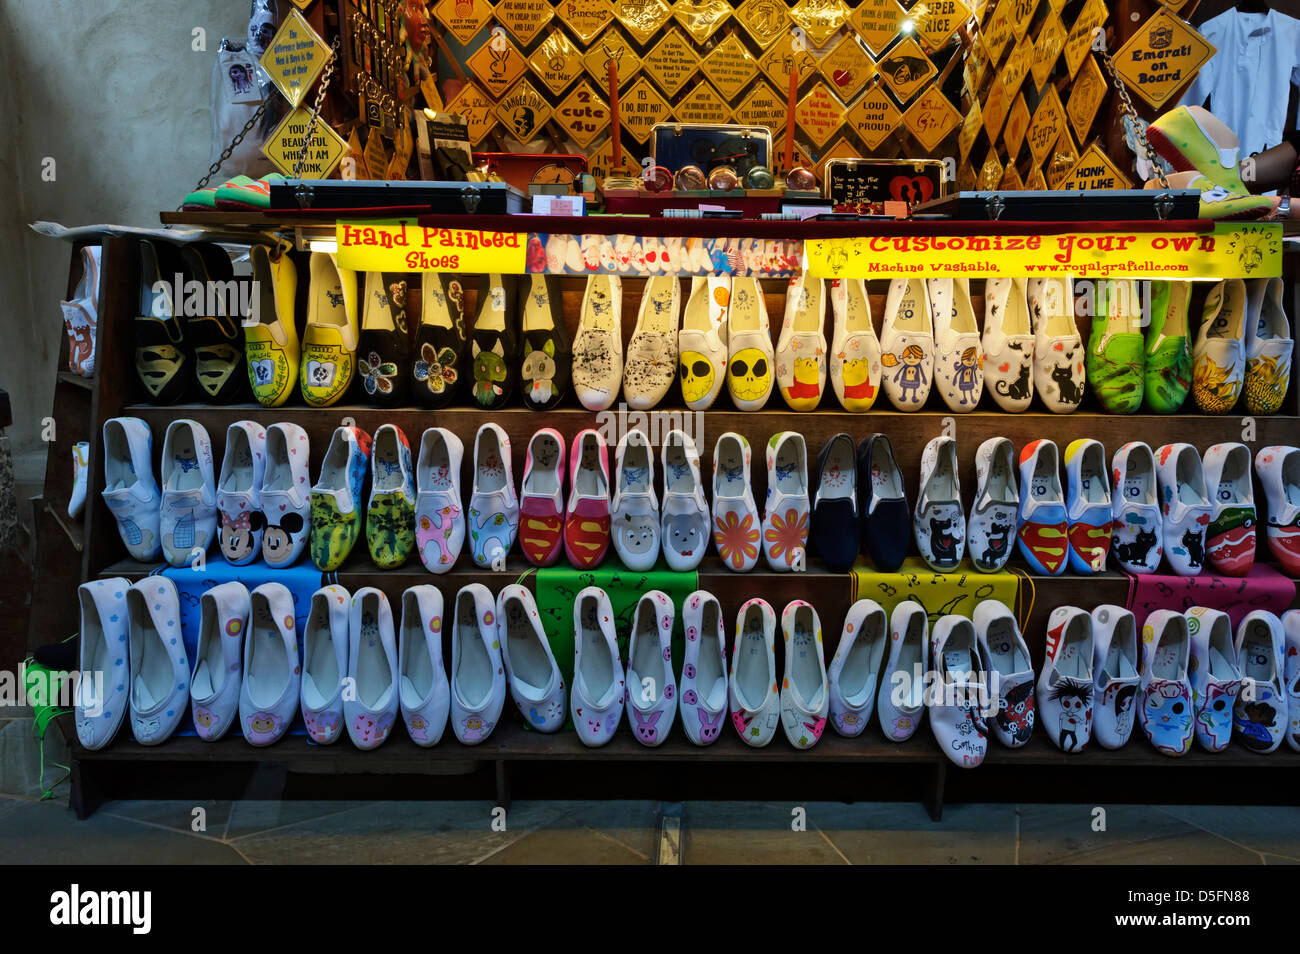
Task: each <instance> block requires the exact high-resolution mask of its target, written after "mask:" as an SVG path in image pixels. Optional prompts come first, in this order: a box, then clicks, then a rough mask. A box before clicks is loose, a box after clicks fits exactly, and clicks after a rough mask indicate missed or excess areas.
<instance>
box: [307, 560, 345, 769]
mask: <svg viewBox="0 0 1300 954" xmlns="http://www.w3.org/2000/svg"><path fill="white" fill-rule="evenodd" d="M351 609H352V594H351V593H349V592H348V591H347V590H345V589H344V588H343V587H341V586H339V585H338V584H337V583H331V584H330V585H328V586H322V587H321V588H320V589H319V590H317V591H316V592H315V593H313V594H312V595H311V609H310V610H308V612H307V625H306V626H305V627H303V634H302V683H301V685H300V687H299V706H300V708H301V709H302V719H303V722H304V723H306V725H307V734H308V735H309V736H311V740H312V741H313V742H317V743H319V744H321V745H331V744H333V743H334V742H336V741H338V737H339V736H340V735H342V734H343V685H344V680H345V679H347V676H348V614H349V612H350V611H351Z"/></svg>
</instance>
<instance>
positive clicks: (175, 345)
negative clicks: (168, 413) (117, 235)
mask: <svg viewBox="0 0 1300 954" xmlns="http://www.w3.org/2000/svg"><path fill="white" fill-rule="evenodd" d="M179 274H181V268H180V256H179V255H177V253H176V248H175V247H174V246H173V245H171V244H170V243H168V242H155V241H149V240H147V239H146V240H142V241H141V242H140V305H139V310H138V311H137V312H136V316H135V322H134V325H135V373H136V376H137V377H139V379H140V383H141V384H142V385H144V389H145V391H146V393H147V394H148V395H149V400H150V401H152V402H153V403H154V404H175V403H176V402H177V401H179V400H180V399H181V398H182V397H184V396H185V393H186V392H187V391H188V390H189V382H190V367H191V366H192V363H193V359H192V357H191V356H190V354H189V350H188V348H187V346H186V342H185V329H184V327H183V326H182V324H181V319H180V318H179V317H177V315H176V311H177V308H178V307H179V305H180V303H179V302H177V301H175V300H174V298H175V295H174V293H173V289H174V288H175V282H176V276H177V275H179Z"/></svg>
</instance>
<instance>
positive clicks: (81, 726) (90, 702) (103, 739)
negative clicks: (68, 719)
mask: <svg viewBox="0 0 1300 954" xmlns="http://www.w3.org/2000/svg"><path fill="white" fill-rule="evenodd" d="M130 588H131V583H130V581H129V580H125V579H123V578H122V577H116V576H115V577H111V578H107V579H102V580H91V581H90V582H89V583H82V584H81V586H79V587H77V602H78V604H79V606H80V609H81V628H80V632H81V643H80V646H79V649H78V660H77V662H78V667H77V668H78V675H79V678H78V682H77V686H76V705H75V714H74V719H75V722H76V727H77V741H78V742H79V743H81V745H82V747H84V748H87V749H90V750H91V751H97V750H99V749H102V748H103V747H104V746H106V745H108V743H110V742H112V741H113V737H114V736H116V735H117V730H118V729H119V728H120V727H121V725H122V719H123V718H124V717H125V716H126V712H127V709H128V708H129V705H130V703H129V702H128V700H127V692H126V687H127V684H128V682H129V681H130V668H129V664H128V659H129V658H130V645H129V642H128V636H129V634H130V624H129V623H128V620H127V608H126V594H127V590H129V589H130Z"/></svg>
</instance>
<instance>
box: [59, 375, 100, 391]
mask: <svg viewBox="0 0 1300 954" xmlns="http://www.w3.org/2000/svg"><path fill="white" fill-rule="evenodd" d="M59 381H60V382H61V383H63V384H71V385H72V386H73V387H76V388H80V389H81V390H83V391H93V390H94V389H95V379H94V378H87V377H83V376H81V375H80V374H77V373H76V372H75V371H60V372H59Z"/></svg>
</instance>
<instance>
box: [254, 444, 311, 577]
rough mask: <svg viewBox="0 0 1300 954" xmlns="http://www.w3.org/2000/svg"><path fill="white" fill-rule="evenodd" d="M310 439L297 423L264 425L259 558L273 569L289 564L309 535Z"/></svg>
mask: <svg viewBox="0 0 1300 954" xmlns="http://www.w3.org/2000/svg"><path fill="white" fill-rule="evenodd" d="M310 448H311V445H310V442H309V441H308V439H307V432H306V431H304V430H303V429H302V428H301V427H299V426H298V425H297V424H290V423H288V422H284V423H280V424H272V425H271V426H270V427H268V428H267V429H266V468H265V470H264V471H263V473H262V488H261V491H260V493H259V497H260V502H261V506H262V515H263V517H264V518H265V526H264V527H263V528H262V559H263V560H265V561H266V564H267V566H270V567H275V568H276V569H278V568H280V567H283V566H292V565H293V564H294V563H296V562H297V560H298V557H300V556H302V551H303V550H304V549H305V548H306V546H307V538H308V537H309V536H311V475H310V473H309V460H308V458H309V454H310Z"/></svg>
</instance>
